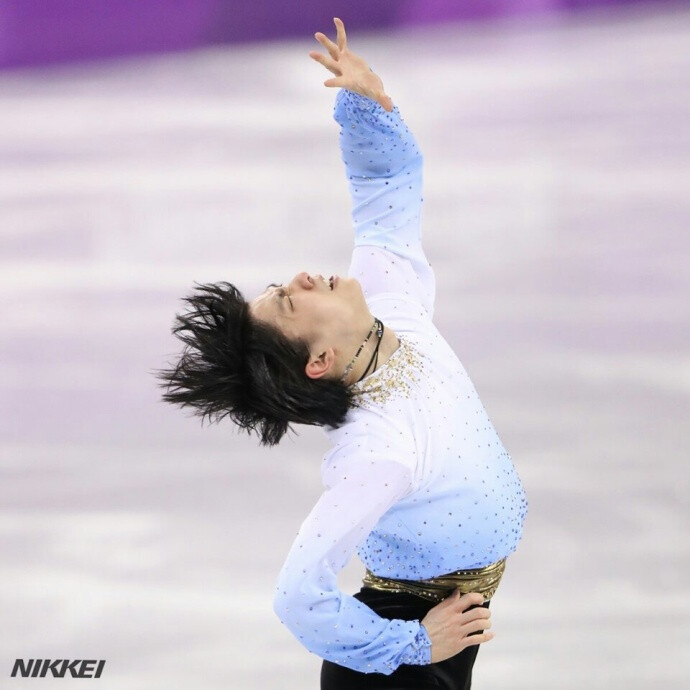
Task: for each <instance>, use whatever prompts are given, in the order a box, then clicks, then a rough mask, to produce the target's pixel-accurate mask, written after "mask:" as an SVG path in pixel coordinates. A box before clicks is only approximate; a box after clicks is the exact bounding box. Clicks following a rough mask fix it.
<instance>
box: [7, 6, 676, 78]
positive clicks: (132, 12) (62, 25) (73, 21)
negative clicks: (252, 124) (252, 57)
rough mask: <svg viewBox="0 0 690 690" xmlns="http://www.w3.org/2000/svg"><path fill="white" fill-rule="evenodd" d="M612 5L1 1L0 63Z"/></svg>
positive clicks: (29, 62) (42, 61) (16, 64)
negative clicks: (337, 21) (337, 20)
mask: <svg viewBox="0 0 690 690" xmlns="http://www.w3.org/2000/svg"><path fill="white" fill-rule="evenodd" d="M663 1H664V0H657V2H663ZM615 4H618V5H621V4H633V0H463V2H457V1H456V0H401V1H400V2H372V1H371V0H348V2H346V3H344V2H342V1H339V2H328V1H327V0H326V1H324V0H301V1H300V2H299V3H286V2H283V1H282V0H281V1H278V0H91V1H87V0H71V1H70V0H4V2H2V3H1V4H0V68H2V67H4V68H6V67H19V66H34V65H43V64H51V63H58V62H67V61H74V60H85V59H94V58H104V57H114V56H119V55H128V54H136V53H148V52H165V51H178V50H185V49H190V48H197V47H200V46H205V45H210V44H217V43H229V42H240V41H257V40H266V39H279V38H283V37H292V36H306V35H311V34H312V33H313V32H314V31H315V30H319V29H321V30H325V29H326V28H327V27H331V26H332V17H333V16H334V15H335V16H340V17H341V18H342V19H343V21H345V23H346V25H347V27H348V28H352V29H358V28H367V29H375V28H379V27H385V26H405V25H408V26H409V25H421V24H425V23H430V22H438V21H448V20H476V19H486V18H492V17H501V16H508V15H529V14H535V13H540V12H554V11H562V10H575V9H579V8H586V7H593V6H598V5H615ZM637 4H641V3H637ZM646 4H651V3H650V0H647V3H646ZM296 8H297V9H296Z"/></svg>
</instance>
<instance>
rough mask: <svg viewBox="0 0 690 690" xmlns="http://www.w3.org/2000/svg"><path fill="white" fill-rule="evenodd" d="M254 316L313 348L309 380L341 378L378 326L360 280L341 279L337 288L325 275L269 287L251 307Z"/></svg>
mask: <svg viewBox="0 0 690 690" xmlns="http://www.w3.org/2000/svg"><path fill="white" fill-rule="evenodd" d="M249 312H250V314H251V315H252V317H254V318H256V319H259V320H262V321H265V322H267V323H269V324H271V325H273V326H276V327H277V328H278V329H279V330H280V331H281V332H282V333H284V334H285V335H286V336H287V337H288V338H291V339H296V338H302V339H304V340H306V342H307V343H309V348H310V352H311V360H310V364H309V365H308V369H307V375H310V376H313V377H316V376H317V375H318V376H321V375H330V376H335V374H336V373H337V369H338V366H339V365H340V363H341V361H343V360H344V357H345V356H346V355H345V354H344V353H346V352H349V350H350V348H351V347H352V345H353V343H355V344H357V343H359V344H361V342H362V339H363V338H364V337H365V336H366V334H367V332H368V330H369V328H371V324H372V321H373V316H372V315H371V314H370V312H369V308H368V306H367V303H366V302H365V300H364V294H363V292H362V287H361V285H360V284H359V282H358V281H357V280H356V279H355V278H343V277H338V276H336V277H335V279H334V285H333V287H332V288H331V285H329V280H328V279H324V278H323V276H322V275H320V274H308V273H306V272H302V273H298V274H297V275H296V276H295V277H294V278H293V279H292V280H291V281H290V282H289V283H285V284H283V285H270V286H269V287H267V288H266V290H265V291H264V292H262V293H261V294H260V295H259V296H258V297H256V298H255V299H254V300H252V301H251V302H250V303H249ZM357 346H358V345H355V350H353V353H354V351H356V348H357ZM349 356H350V357H352V354H350V355H349ZM310 365H313V366H311V368H309V367H310ZM343 368H344V365H343Z"/></svg>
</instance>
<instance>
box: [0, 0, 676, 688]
mask: <svg viewBox="0 0 690 690" xmlns="http://www.w3.org/2000/svg"><path fill="white" fill-rule="evenodd" d="M333 16H339V17H341V18H342V19H343V21H344V22H345V26H346V28H347V30H348V40H349V44H350V47H351V48H352V50H353V51H355V52H357V53H359V54H361V55H363V56H364V57H365V58H366V59H367V60H368V61H369V63H370V64H371V65H372V67H373V68H374V70H376V71H377V72H378V73H379V74H380V75H381V77H382V79H383V81H384V84H385V85H386V90H387V92H388V93H389V94H390V95H391V96H392V98H393V101H394V103H395V104H396V105H397V106H398V107H399V108H400V111H401V113H402V115H403V117H404V119H405V121H406V122H407V124H408V126H409V127H410V128H411V130H412V131H413V132H414V133H415V136H416V138H417V141H418V143H419V146H420V148H421V150H422V152H423V153H424V156H425V178H424V180H425V181H424V185H425V186H424V190H425V191H424V204H425V206H424V214H423V227H424V241H425V247H426V252H427V255H428V257H429V260H430V262H431V264H432V266H433V267H434V269H435V271H436V278H437V300H436V314H435V319H434V320H435V323H436V325H437V326H438V328H439V329H440V331H441V332H442V333H443V334H444V336H445V337H446V339H447V340H448V342H449V343H450V344H451V346H452V347H453V348H454V350H455V351H456V353H457V354H458V356H459V358H460V360H461V361H462V362H463V365H464V366H465V368H466V369H467V371H468V372H469V374H470V377H471V378H472V380H473V383H474V384H475V386H476V388H477V390H478V392H479V395H480V397H481V399H482V402H483V403H484V406H485V407H486V409H487V410H488V412H489V414H490V416H491V419H492V422H493V423H494V426H495V427H496V429H497V431H498V434H499V436H500V437H501V439H502V441H503V443H504V445H505V446H506V448H507V449H508V451H509V452H510V454H511V455H512V457H513V460H514V462H515V464H516V466H517V469H518V472H519V473H520V475H521V477H522V480H523V483H524V484H525V487H526V490H527V494H528V498H529V501H530V510H529V514H528V517H527V521H526V524H525V533H524V538H523V541H522V543H521V545H520V547H519V549H518V550H517V552H516V553H515V554H513V555H512V556H511V557H510V559H509V561H508V567H507V569H506V575H505V578H504V580H503V583H502V585H501V589H500V590H499V592H498V593H497V595H496V597H495V598H494V601H493V603H492V611H493V616H492V620H493V629H494V631H495V633H496V638H495V639H494V640H493V641H492V642H491V643H490V644H488V645H485V646H484V647H483V648H482V649H481V650H480V653H479V656H478V660H477V664H476V666H475V672H474V685H473V687H474V688H477V690H481V689H482V688H492V689H494V690H498V689H499V688H506V689H508V688H510V689H511V690H519V689H523V688H524V689H525V690H527V689H528V688H529V690H538V689H542V688H543V689H544V690H546V689H549V690H551V689H552V688H559V690H569V689H571V688H572V689H573V690H574V689H576V688H577V689H578V690H579V688H581V687H588V688H592V689H602V690H603V689H604V688H606V689H608V688H612V687H625V688H628V690H637V689H638V688H639V689H642V688H650V687H653V688H664V689H668V690H671V689H676V688H677V689H679V690H680V688H684V687H686V683H687V678H688V676H689V674H690V661H688V656H687V654H681V650H687V648H688V643H690V625H689V623H690V603H689V600H688V597H687V576H686V571H687V568H688V566H689V565H690V552H689V550H688V538H687V524H688V517H690V509H689V507H688V489H689V488H690V487H689V486H688V472H687V468H686V465H687V460H688V451H687V448H688V441H689V439H688V411H689V410H690V405H689V404H688V403H689V393H690V355H689V353H688V336H689V335H690V333H689V330H690V329H689V328H688V315H689V314H688V307H687V305H688V298H689V288H690V276H689V274H688V271H687V265H688V258H689V257H688V249H690V238H689V236H688V222H689V221H690V194H689V189H688V187H689V180H690V120H689V115H690V50H689V47H690V6H689V5H688V4H687V3H683V2H620V1H619V2H615V1H613V0H609V1H596V0H522V1H517V0H515V1H512V2H511V1H509V0H467V1H466V2H451V1H450V0H430V1H428V2H423V1H422V0H408V1H406V2H402V1H401V2H395V3H393V2H371V1H368V2H363V1H362V0H350V1H349V2H348V3H346V4H342V3H333V2H328V1H324V0H321V1H317V0H309V1H306V0H305V1H303V2H299V3H279V2H275V1H269V0H255V1H254V2H249V1H244V0H241V1H239V0H238V1H236V2H231V1H229V0H225V1H224V0H168V1H166V2H154V1H152V0H148V1H147V0H138V1H135V0H118V1H117V2H114V1H112V0H111V1H110V2H106V1H102V0H98V1H96V0H94V1H93V2H76V1H75V2H69V1H66V0H63V1H62V2H57V1H56V0H42V1H41V2H39V0H5V2H3V3H2V4H1V5H0V67H2V70H1V71H0V288H1V290H0V292H1V294H2V298H1V299H0V308H1V310H2V312H1V313H2V334H1V336H0V353H1V358H0V374H1V376H0V395H1V396H2V397H1V404H2V407H1V408H0V410H1V415H0V428H1V430H2V439H1V442H0V454H1V455H0V471H1V472H2V485H1V486H2V488H1V492H2V493H1V497H2V508H1V512H0V550H1V552H2V554H3V558H2V561H1V562H0V582H1V583H2V587H1V588H0V611H1V612H2V613H1V614H0V620H1V622H2V625H0V677H1V678H2V681H1V682H0V685H1V686H2V687H3V688H5V687H7V688H15V687H20V686H22V687H23V684H25V683H26V682H27V681H25V680H23V679H19V678H10V673H11V668H12V666H13V664H14V660H15V659H17V658H21V659H30V658H42V659H46V658H50V659H57V658H64V659H70V660H73V659H105V660H106V665H105V668H104V670H103V674H102V676H101V678H100V679H99V681H98V683H99V687H101V688H104V689H106V690H109V689H111V688H112V689H113V690H115V689H117V690H135V689H136V690H140V689H141V688H147V689H148V688H151V689H153V688H166V690H176V689H178V688H180V689H181V688H189V687H203V688H205V689H206V690H216V689H217V690H221V688H222V689H227V688H241V689H243V690H253V689H255V688H256V689H259V688H261V689H265V688H277V689H280V690H297V689H300V690H302V689H306V688H314V689H316V688H318V674H319V668H320V660H319V659H318V658H316V657H315V656H313V655H310V654H309V653H308V652H307V651H306V650H304V649H303V648H302V647H301V646H300V645H299V643H298V642H297V641H296V640H295V639H294V638H293V637H292V636H291V635H290V633H289V632H288V631H287V629H285V628H284V627H283V626H282V625H281V624H280V622H279V621H278V619H277V618H276V617H275V616H274V614H273V612H272V596H273V584H274V582H275V579H276V577H277V574H278V572H279V570H280V567H281V565H282V562H283V559H284V557H285V555H286V554H287V551H288V549H289V547H290V544H291V542H292V539H293V538H294V536H295V534H296V532H297V529H298V528H299V525H300V523H301V521H302V519H303V518H304V517H305V516H306V515H307V513H308V512H309V510H310V509H311V507H312V505H313V503H314V502H315V501H316V500H317V498H318V496H319V494H320V491H321V485H320V477H319V466H320V461H321V457H322V455H323V453H324V452H325V451H326V450H327V448H328V442H327V439H326V437H325V435H323V433H322V432H321V431H320V430H319V429H314V428H305V427H297V428H296V429H295V431H296V433H295V434H292V435H290V436H289V437H288V438H286V439H285V440H284V442H283V443H282V444H281V445H280V446H279V447H277V448H274V449H270V450H269V449H265V448H264V449H262V448H260V447H259V445H258V441H257V440H256V439H255V438H254V437H248V436H246V435H240V434H238V432H236V431H235V429H234V428H233V427H232V426H231V425H230V424H229V423H226V424H220V425H217V426H209V425H204V426H203V427H202V426H201V423H200V420H199V419H198V418H196V417H192V416H190V413H189V412H187V411H182V410H180V409H179V408H175V407H172V406H169V405H165V404H163V403H161V402H160V401H159V396H160V391H159V389H158V388H157V387H156V381H155V379H154V376H153V374H152V372H153V371H154V370H155V369H158V368H162V367H165V366H167V365H168V364H170V363H173V362H174V361H175V359H176V355H177V354H178V353H179V347H178V343H177V341H176V340H175V339H174V338H173V336H172V335H171V334H170V328H171V326H172V322H173V318H174V315H175V313H179V312H182V311H183V309H184V305H183V303H182V301H181V298H182V297H183V296H184V295H186V294H189V293H190V292H191V290H192V287H193V284H194V282H215V281H220V280H227V281H230V282H232V283H235V284H236V285H237V286H238V287H239V288H240V289H241V290H242V291H243V292H244V294H245V295H246V296H247V297H248V298H249V299H251V298H253V297H254V296H256V295H257V294H258V293H259V292H260V291H262V290H263V289H264V287H265V285H266V284H267V283H269V282H273V281H276V282H282V281H285V280H288V279H290V278H292V277H293V276H294V275H295V274H296V273H297V272H299V271H302V270H306V271H308V272H310V273H322V274H323V275H330V274H331V273H341V274H343V273H345V271H346V270H347V266H348V265H349V259H350V251H351V248H352V233H351V226H350V206H349V198H348V192H347V185H346V180H345V177H344V172H343V166H342V162H341V159H340V152H339V149H338V126H337V124H336V123H335V122H334V121H333V120H332V108H333V101H334V98H335V95H336V91H335V90H334V89H327V88H324V86H323V81H324V80H325V79H327V78H329V77H330V76H331V75H330V73H329V72H327V71H326V70H325V69H324V68H323V67H322V66H321V65H319V64H317V63H316V62H314V61H313V60H312V59H310V58H309V57H308V52H309V51H310V50H315V49H321V47H320V45H319V44H318V43H317V42H316V40H315V39H314V38H313V34H314V32H315V31H323V32H324V33H327V34H328V35H330V36H334V35H335V30H334V27H333V22H332V17H333ZM362 574H363V568H362V566H361V565H360V564H359V563H358V562H357V560H356V559H354V560H353V561H352V563H351V564H350V565H348V567H347V568H346V570H345V571H344V572H343V573H342V578H341V581H342V586H343V589H345V591H349V592H352V591H355V590H356V589H357V588H358V587H359V581H360V579H361V576H362ZM683 678H685V679H686V680H685V681H683ZM53 683H57V684H59V685H60V687H65V686H70V687H71V686H72V685H73V684H75V683H79V684H80V685H81V683H80V681H78V680H76V679H61V680H54V681H53V680H44V681H42V685H46V686H52V684H53Z"/></svg>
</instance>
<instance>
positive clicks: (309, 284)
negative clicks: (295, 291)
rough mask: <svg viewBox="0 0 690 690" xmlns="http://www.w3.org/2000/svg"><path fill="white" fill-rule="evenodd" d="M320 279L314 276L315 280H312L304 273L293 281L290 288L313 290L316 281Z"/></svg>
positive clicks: (299, 274)
mask: <svg viewBox="0 0 690 690" xmlns="http://www.w3.org/2000/svg"><path fill="white" fill-rule="evenodd" d="M320 278H321V277H320V276H314V278H312V277H311V276H310V275H309V274H308V273H307V272H306V271H302V272H301V273H298V274H297V275H296V276H295V277H294V278H293V279H292V282H291V283H290V286H291V287H293V288H294V287H295V286H298V287H301V288H303V289H305V290H311V289H312V288H313V287H314V284H315V281H316V279H320Z"/></svg>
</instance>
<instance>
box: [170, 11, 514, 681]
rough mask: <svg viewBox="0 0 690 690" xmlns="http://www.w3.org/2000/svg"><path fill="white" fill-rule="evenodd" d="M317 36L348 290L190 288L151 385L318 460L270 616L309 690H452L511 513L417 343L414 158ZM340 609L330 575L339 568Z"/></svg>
mask: <svg viewBox="0 0 690 690" xmlns="http://www.w3.org/2000/svg"><path fill="white" fill-rule="evenodd" d="M334 23H335V26H336V32H337V37H336V42H333V41H332V40H330V39H329V38H328V37H327V36H325V35H324V34H322V33H316V34H315V37H316V39H317V40H318V42H319V43H320V44H321V45H322V46H323V47H324V48H325V49H326V54H324V53H321V52H316V51H314V52H310V53H309V55H310V57H311V58H313V59H314V60H316V61H317V62H319V63H321V64H322V65H323V66H324V67H325V68H326V69H328V70H329V71H330V72H332V73H333V75H334V76H333V77H332V78H329V79H328V80H326V81H325V82H324V84H325V86H327V87H337V88H339V91H338V93H337V96H336V99H335V108H334V119H335V120H336V122H337V123H338V124H339V125H340V148H341V152H342V158H343V161H344V163H345V172H346V176H347V181H348V185H349V190H350V194H351V197H352V219H353V224H354V249H353V252H352V259H351V264H350V267H349V270H348V273H347V276H340V277H339V276H331V277H330V278H329V279H328V280H326V279H325V278H324V277H323V276H322V275H320V274H313V273H307V272H300V273H298V274H297V275H295V276H294V277H293V278H292V280H290V281H288V282H286V283H284V284H272V285H270V286H269V287H268V288H267V289H266V290H265V291H264V292H262V293H261V294H260V295H258V296H257V297H256V298H254V299H253V300H251V301H249V302H248V301H246V300H245V298H244V297H243V296H242V294H241V293H240V292H239V290H238V289H237V288H236V287H234V286H233V285H231V284H230V283H227V282H221V283H216V284H207V285H199V284H197V288H196V291H195V293H194V294H193V295H192V296H191V297H187V298H185V301H186V302H187V303H188V304H189V306H190V309H189V310H188V312H187V313H186V314H183V315H179V314H178V315H177V319H176V325H175V327H174V329H173V332H174V333H175V334H176V335H177V336H178V337H179V338H180V340H181V341H182V342H183V343H184V344H185V348H184V351H183V353H182V355H181V357H180V359H179V362H178V363H177V365H176V366H175V367H174V368H173V369H170V370H167V371H163V372H161V373H159V376H160V378H161V379H162V381H163V383H162V384H161V385H164V386H165V387H166V388H167V391H166V393H165V394H164V395H163V399H164V400H166V401H167V402H172V403H176V404H180V405H182V406H191V407H192V408H194V409H195V413H196V414H198V415H200V416H202V418H203V417H208V418H209V419H211V420H214V421H220V420H221V419H222V418H224V417H225V416H228V417H229V418H230V419H231V420H232V421H233V422H235V423H236V424H238V425H239V426H240V428H242V429H244V430H246V431H247V432H248V433H251V432H254V433H256V434H257V435H258V436H259V437H260V443H261V444H263V445H269V446H273V445H276V444H278V443H279V441H280V440H281V438H282V437H283V436H284V435H285V433H286V432H287V431H288V430H289V425H290V424H293V423H296V424H311V425H316V426H320V427H321V428H322V429H323V430H324V432H325V433H326V435H327V436H328V438H329V439H330V441H331V442H332V447H331V448H330V450H329V451H328V452H327V453H326V454H325V457H324V458H323V460H322V465H321V476H322V480H323V485H324V491H323V494H322V495H321V497H320V498H319V500H318V502H317V503H316V505H315V506H314V508H313V509H312V511H311V512H310V513H309V515H308V516H307V518H306V519H305V521H304V522H303V524H302V526H301V528H300V530H299V533H298V535H297V538H296V539H295V541H294V544H293V545H292V548H291V549H290V552H289V553H288V555H287V558H286V560H285V564H284V566H283V568H282V570H281V572H280V575H279V577H278V581H277V585H276V590H275V600H274V609H275V611H276V613H277V615H278V616H279V617H280V619H281V620H282V621H283V623H284V624H285V625H286V626H287V627H288V628H289V629H290V630H291V631H292V633H293V634H294V635H295V636H296V637H297V638H298V639H299V640H300V642H301V643H302V644H303V645H304V646H305V647H306V648H307V649H308V650H310V651H311V652H313V653H315V654H317V655H318V656H319V657H321V658H322V659H323V664H322V670H321V688H322V689H323V690H345V689H347V690H356V689H357V688H388V689H398V690H402V689H403V688H405V689H409V690H412V689H414V690H424V689H426V688H435V689H438V688H445V689H446V690H458V689H460V688H464V689H467V688H470V684H471V676H472V667H473V664H474V661H475V657H476V655H477V651H478V648H479V645H480V644H482V643H484V642H487V641H488V640H490V639H491V638H492V633H491V631H490V630H489V628H490V627H491V620H490V612H489V603H490V600H491V597H492V596H493V594H494V592H495V591H496V588H497V586H498V583H499V581H500V579H501V575H502V573H503V570H504V567H505V562H506V558H507V556H508V555H509V554H511V553H512V552H513V551H514V550H515V549H516V547H517V545H518V542H519V540H520V538H521V534H522V525H523V521H524V518H525V515H526V512H527V501H526V498H525V493H524V490H523V488H522V485H521V482H520V479H519V477H518V475H517V473H516V471H515V468H514V466H513V463H512V461H511V457H510V455H509V454H508V453H507V452H506V450H505V448H504V447H503V445H502V443H501V441H500V440H499V438H498V436H497V434H496V431H495V430H494V427H493V425H492V423H491V421H490V420H489V416H488V414H487V412H486V410H485V409H484V407H483V405H482V403H481V401H480V399H479V397H478V395H477V392H476V390H475V388H474V386H473V384H472V382H471V381H470V378H469V377H468V375H467V372H466V371H465V369H464V368H463V366H462V364H461V363H460V361H459V360H458V358H457V356H456V355H455V353H454V352H453V350H452V349H451V348H450V346H449V345H448V343H447V342H446V340H445V339H444V338H443V336H442V335H441V334H440V333H439V331H438V330H437V329H436V327H435V325H434V323H433V320H432V317H433V312H434V298H435V290H436V286H435V279H434V273H433V270H432V268H431V266H430V265H429V262H428V261H427V258H426V256H425V253H424V250H423V248H422V242H421V230H420V218H421V210H422V155H421V153H420V151H419V148H418V146H417V143H416V141H415V139H414V137H413V135H412V134H411V133H410V131H409V129H408V128H407V126H406V125H405V123H404V122H403V120H402V118H401V116H400V113H399V111H398V108H397V107H394V106H393V103H392V101H391V99H390V97H389V96H388V95H387V94H386V93H385V91H384V87H383V83H382V81H381V79H380V78H379V77H378V76H377V75H376V74H375V73H374V72H373V71H372V70H371V69H370V67H369V65H368V64H367V63H366V62H365V60H364V59H363V58H361V57H359V56H358V55H355V54H354V53H353V52H352V51H350V49H349V48H348V45H347V37H346V33H345V26H344V25H343V22H342V21H341V20H340V19H338V18H335V19H334ZM355 552H356V553H357V554H358V555H359V558H360V559H361V561H362V562H363V564H364V566H365V569H366V570H365V576H364V579H363V583H362V584H363V586H362V588H361V589H360V591H359V592H357V593H355V594H354V595H350V594H346V593H344V592H342V591H340V589H339V588H338V585H337V581H336V577H337V573H338V572H339V571H340V570H342V568H343V567H344V566H345V565H346V563H347V562H348V561H349V560H350V558H351V557H352V555H353V554H354V553H355Z"/></svg>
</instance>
